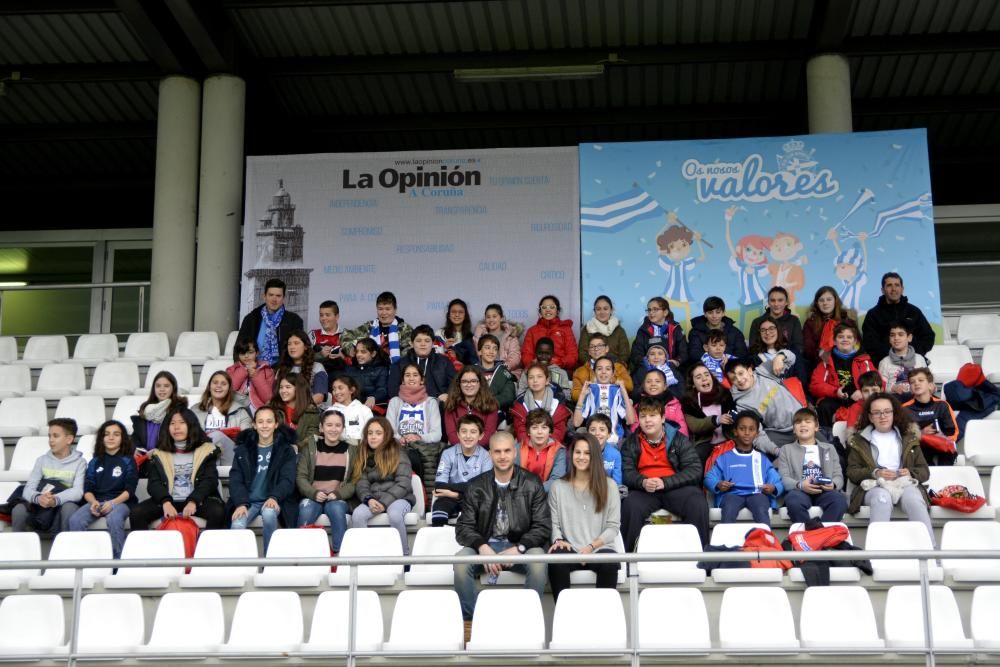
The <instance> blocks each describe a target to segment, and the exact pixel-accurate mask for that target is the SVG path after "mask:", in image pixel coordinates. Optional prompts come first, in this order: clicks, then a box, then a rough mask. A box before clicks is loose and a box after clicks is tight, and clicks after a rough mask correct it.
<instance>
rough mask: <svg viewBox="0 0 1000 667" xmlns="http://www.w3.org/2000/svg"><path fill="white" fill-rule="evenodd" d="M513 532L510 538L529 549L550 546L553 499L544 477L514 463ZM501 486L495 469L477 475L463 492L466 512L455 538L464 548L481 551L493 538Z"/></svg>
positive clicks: (458, 525)
mask: <svg viewBox="0 0 1000 667" xmlns="http://www.w3.org/2000/svg"><path fill="white" fill-rule="evenodd" d="M510 496H511V497H510V516H509V517H508V518H509V520H510V531H509V532H508V533H507V539H508V540H510V541H511V542H512V543H514V544H523V545H524V546H525V547H526V548H528V549H532V548H535V547H538V548H540V549H545V548H548V546H549V537H550V535H551V534H552V519H551V517H550V515H549V499H548V496H547V495H546V493H545V489H543V488H542V480H540V479H539V478H538V476H537V475H533V474H531V473H530V472H528V471H527V470H525V469H524V468H519V467H517V466H514V474H513V476H512V477H511V480H510ZM496 506H497V485H496V482H495V481H494V472H493V471H492V470H487V471H486V472H484V473H483V474H481V475H479V476H478V477H474V478H473V479H472V481H470V482H469V485H468V486H467V487H466V488H465V493H463V494H462V513H461V514H459V516H458V523H457V524H456V526H455V539H456V540H457V541H458V543H459V544H461V545H462V546H463V547H469V548H471V549H476V550H478V549H479V547H481V546H482V545H484V544H486V542H488V541H489V539H490V536H491V535H492V533H493V524H494V519H495V516H496Z"/></svg>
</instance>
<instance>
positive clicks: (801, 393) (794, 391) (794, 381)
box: [781, 378, 809, 407]
mask: <svg viewBox="0 0 1000 667" xmlns="http://www.w3.org/2000/svg"><path fill="white" fill-rule="evenodd" d="M781 384H783V385H784V387H785V389H787V390H788V393H789V394H791V395H792V396H794V397H795V400H797V401H798V402H799V403H801V404H802V407H806V405H808V404H809V402H808V401H806V392H805V390H804V389H803V388H802V380H800V379H798V378H785V379H784V380H782V381H781Z"/></svg>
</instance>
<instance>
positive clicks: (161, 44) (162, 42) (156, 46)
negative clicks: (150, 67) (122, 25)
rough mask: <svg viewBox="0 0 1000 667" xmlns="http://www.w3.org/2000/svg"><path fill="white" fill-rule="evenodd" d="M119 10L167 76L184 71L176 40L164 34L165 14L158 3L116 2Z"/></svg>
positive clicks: (144, 48) (122, 0) (130, 0)
mask: <svg viewBox="0 0 1000 667" xmlns="http://www.w3.org/2000/svg"><path fill="white" fill-rule="evenodd" d="M115 5H117V7H118V10H119V11H120V12H121V13H122V16H123V17H124V18H125V20H126V21H127V22H128V24H129V25H130V26H132V30H134V31H135V34H136V37H137V38H138V39H139V43H140V44H142V47H143V50H145V51H146V53H147V54H148V55H149V57H150V59H151V60H152V61H153V62H155V63H156V64H157V65H158V66H159V67H160V69H161V70H162V71H163V72H164V73H165V74H178V73H180V72H183V71H184V69H185V68H184V65H183V64H182V62H181V58H180V55H179V54H178V51H177V46H176V43H172V42H173V41H174V40H172V39H170V38H168V36H167V35H165V34H164V32H163V28H164V27H165V24H166V23H167V22H166V21H164V18H165V17H164V16H162V15H161V14H162V13H163V12H158V11H156V10H158V9H160V7H159V6H158V5H157V3H154V2H142V0H115Z"/></svg>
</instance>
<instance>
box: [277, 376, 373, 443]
mask: <svg viewBox="0 0 1000 667" xmlns="http://www.w3.org/2000/svg"><path fill="white" fill-rule="evenodd" d="M339 379H340V378H338V380H339ZM346 379H347V380H349V381H351V382H353V380H351V379H350V378H346ZM334 382H336V380H335V381H334ZM355 386H356V385H355ZM268 405H269V406H271V407H272V408H274V409H275V411H277V412H279V413H281V416H282V417H283V419H282V421H283V422H284V424H285V425H286V426H288V427H290V428H292V429H295V435H296V437H297V438H298V440H305V439H307V438H311V437H312V436H314V435H316V434H317V433H319V409H318V408H317V407H316V405H315V404H314V403H313V401H312V398H311V397H310V396H309V385H308V384H307V383H306V380H305V378H304V377H302V375H301V374H299V373H292V374H291V375H288V376H286V377H283V378H281V379H280V380H278V392H277V393H276V394H275V395H274V398H272V399H271V402H270V403H268ZM359 405H360V404H359ZM362 407H364V406H362ZM365 409H366V410H367V408H365Z"/></svg>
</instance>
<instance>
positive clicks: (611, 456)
mask: <svg viewBox="0 0 1000 667" xmlns="http://www.w3.org/2000/svg"><path fill="white" fill-rule="evenodd" d="M584 426H586V427H587V433H589V434H590V435H592V436H594V437H595V438H597V442H598V444H600V445H601V458H602V459H603V460H604V472H605V473H607V475H608V477H610V478H611V479H613V480H614V481H615V484H617V485H618V488H619V491H620V490H621V489H622V488H624V487H622V455H621V452H619V451H618V447H617V446H614V445H612V446H611V447H605V445H607V444H608V438H609V437H610V436H611V418H610V417H608V416H607V415H605V414H601V413H600V412H598V413H597V414H593V415H590V416H589V417H587V421H586V422H585V423H584Z"/></svg>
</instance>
